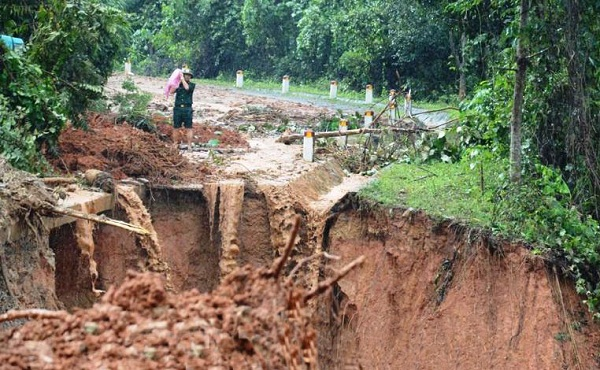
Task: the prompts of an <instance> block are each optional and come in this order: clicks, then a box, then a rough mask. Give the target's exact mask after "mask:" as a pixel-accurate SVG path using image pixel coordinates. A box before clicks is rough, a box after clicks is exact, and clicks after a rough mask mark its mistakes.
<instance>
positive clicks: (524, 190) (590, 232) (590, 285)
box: [493, 164, 600, 318]
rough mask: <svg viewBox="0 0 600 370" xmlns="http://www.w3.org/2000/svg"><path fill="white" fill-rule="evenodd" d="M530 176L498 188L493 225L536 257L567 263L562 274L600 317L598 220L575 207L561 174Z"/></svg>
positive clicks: (546, 171) (543, 171)
mask: <svg viewBox="0 0 600 370" xmlns="http://www.w3.org/2000/svg"><path fill="white" fill-rule="evenodd" d="M530 173H531V174H532V175H531V176H528V177H527V178H525V179H524V183H523V184H521V185H520V186H516V185H514V184H511V183H509V182H505V183H504V184H503V185H502V186H500V187H499V188H498V191H497V194H496V199H495V200H496V207H495V215H494V219H495V220H496V222H495V224H494V225H493V226H494V228H495V229H496V230H498V231H501V232H503V233H508V234H513V233H516V234H517V236H519V237H521V238H523V239H524V240H526V241H527V242H529V243H532V244H533V245H534V246H535V249H534V253H539V254H544V255H547V256H550V257H554V258H555V259H556V260H557V261H555V262H558V263H559V264H560V261H564V265H565V266H564V270H565V271H564V272H565V273H567V274H569V275H570V276H572V277H573V278H574V280H575V282H576V287H577V291H578V293H580V294H583V295H585V296H586V298H587V299H586V300H585V303H586V304H587V305H588V307H589V309H590V310H591V311H593V312H596V313H595V315H596V317H598V318H600V313H599V311H600V276H598V273H597V271H598V270H599V269H600V251H599V250H598V240H599V239H600V226H599V224H598V221H596V220H594V219H593V218H592V217H591V216H589V215H588V216H586V215H583V214H582V213H581V212H580V211H579V210H578V209H577V208H576V207H575V206H574V205H573V199H572V196H571V191H570V190H569V187H568V186H567V184H566V183H565V182H564V180H563V179H562V176H561V174H560V172H558V171H555V170H553V169H551V168H549V167H546V166H543V165H540V164H536V165H533V166H532V168H531V169H530ZM509 231H510V232H509Z"/></svg>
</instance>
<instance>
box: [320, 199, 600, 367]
mask: <svg viewBox="0 0 600 370" xmlns="http://www.w3.org/2000/svg"><path fill="white" fill-rule="evenodd" d="M350 203H352V202H349V203H348V208H349V210H347V211H345V212H342V213H340V214H338V215H336V216H335V217H333V218H332V219H330V222H329V226H330V227H329V228H328V229H327V230H326V238H325V245H324V249H325V250H327V251H329V252H330V253H332V254H336V255H340V256H343V259H344V260H346V259H351V258H354V257H356V256H358V255H363V254H364V255H365V256H366V257H367V259H366V262H365V264H364V265H363V266H362V267H361V268H360V269H359V270H357V271H354V272H353V273H352V274H350V275H349V276H348V277H347V278H346V279H344V280H343V281H341V282H340V283H339V285H338V286H337V287H336V288H335V289H334V290H333V292H332V294H331V295H329V296H328V297H327V298H324V299H323V300H322V301H321V302H320V310H319V319H320V320H321V322H320V330H319V334H320V337H319V354H320V356H321V358H320V360H321V364H322V365H323V367H324V368H339V369H344V368H363V369H375V368H377V369H441V368H443V369H567V368H569V369H570V368H575V369H593V368H598V366H599V362H598V360H599V358H598V350H599V349H600V346H599V344H600V341H599V337H598V332H599V331H598V329H599V328H598V326H597V325H596V324H593V323H592V322H591V318H590V317H589V315H588V314H587V313H586V310H585V308H584V307H582V305H581V304H580V298H579V297H577V296H576V294H574V291H573V284H572V282H565V281H563V280H562V279H561V278H559V277H557V276H556V274H554V273H553V269H552V268H549V267H548V266H547V265H546V264H545V263H544V261H543V260H541V259H540V258H537V257H534V256H532V255H531V254H530V253H529V252H528V251H527V250H526V249H525V248H524V247H523V246H522V245H519V244H509V243H504V242H494V241H492V240H490V239H489V238H488V237H486V236H485V235H481V234H479V233H477V232H475V231H469V229H467V228H465V227H463V226H461V225H457V224H452V223H450V222H435V221H432V220H430V219H429V218H427V217H426V216H425V215H424V214H421V213H417V214H415V213H411V212H408V211H406V212H404V214H403V213H402V211H400V212H389V213H388V212H387V211H386V212H377V211H373V212H370V211H365V210H363V211H361V210H356V207H357V205H356V204H353V205H352V204H350ZM336 264H337V262H336V261H332V262H331V264H330V266H331V267H337V265H336Z"/></svg>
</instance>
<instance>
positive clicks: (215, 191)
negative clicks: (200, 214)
mask: <svg viewBox="0 0 600 370" xmlns="http://www.w3.org/2000/svg"><path fill="white" fill-rule="evenodd" d="M205 189H206V194H207V198H208V200H209V201H208V202H209V204H210V220H211V235H213V239H214V240H219V242H220V243H219V244H220V251H221V258H220V261H219V268H220V270H221V276H225V275H227V274H229V273H230V272H231V271H233V270H234V269H235V268H236V267H238V264H237V258H238V256H239V254H240V237H239V225H240V217H241V215H242V204H243V201H244V182H243V181H235V180H233V181H220V182H219V183H215V184H206V185H205Z"/></svg>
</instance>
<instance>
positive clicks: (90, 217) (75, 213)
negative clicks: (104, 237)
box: [44, 204, 150, 235]
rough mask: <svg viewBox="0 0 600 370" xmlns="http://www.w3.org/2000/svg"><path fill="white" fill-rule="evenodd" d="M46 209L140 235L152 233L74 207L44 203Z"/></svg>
mask: <svg viewBox="0 0 600 370" xmlns="http://www.w3.org/2000/svg"><path fill="white" fill-rule="evenodd" d="M44 209H45V210H47V211H49V212H51V213H56V214H59V215H65V216H71V217H75V218H81V219H84V220H88V221H93V222H98V223H101V224H106V225H111V226H116V227H120V228H121V229H125V230H128V231H131V232H134V233H136V234H140V235H150V232H149V231H148V230H146V229H144V228H143V227H140V226H136V225H132V224H130V223H127V222H123V221H119V220H114V219H112V218H109V217H106V216H104V215H100V216H98V215H96V214H93V213H83V212H80V211H76V210H74V209H70V208H63V207H57V206H53V205H51V204H46V205H44Z"/></svg>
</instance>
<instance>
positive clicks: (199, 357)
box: [0, 266, 316, 369]
mask: <svg viewBox="0 0 600 370" xmlns="http://www.w3.org/2000/svg"><path fill="white" fill-rule="evenodd" d="M305 293H306V292H305V291H304V290H302V289H299V288H296V287H294V286H293V285H291V284H289V283H282V282H281V279H276V278H274V277H273V276H272V274H269V272H268V270H266V269H261V270H255V269H252V268H250V267H249V266H248V267H246V268H243V269H237V270H236V271H235V272H234V273H232V274H231V275H229V276H228V277H226V278H225V279H224V280H223V282H222V283H221V285H220V286H219V287H218V288H217V289H216V290H214V291H213V292H212V293H211V294H210V295H208V294H200V293H198V292H197V291H196V290H191V291H188V292H185V293H182V294H180V295H177V296H175V295H171V294H170V293H168V292H167V291H166V290H165V287H164V284H163V280H162V278H161V277H160V276H159V275H156V274H152V273H145V274H135V273H130V274H129V276H128V278H127V280H126V281H125V282H124V283H123V284H122V285H121V286H120V287H118V288H111V289H110V290H109V291H108V292H107V293H106V295H105V296H104V297H103V298H102V301H101V302H100V303H98V304H96V305H95V306H94V307H93V308H91V309H88V310H79V311H76V312H74V313H73V314H69V313H66V312H64V311H59V312H58V313H57V312H51V314H49V315H48V316H49V317H45V318H38V319H36V320H32V321H29V322H28V323H26V324H25V325H24V326H22V327H21V328H18V329H13V330H12V331H10V332H6V331H5V332H2V333H1V334H0V343H2V344H3V345H2V347H1V348H0V363H1V364H3V365H2V368H3V369H42V368H43V369H206V368H214V369H251V368H252V369H253V368H256V366H257V365H258V366H259V368H262V369H284V368H285V369H315V368H316V349H315V348H316V343H315V341H316V332H315V330H314V328H313V327H312V326H311V321H310V315H309V314H308V311H307V308H306V306H305V303H304V298H303V297H304V294H305ZM52 316H55V317H52Z"/></svg>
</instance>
